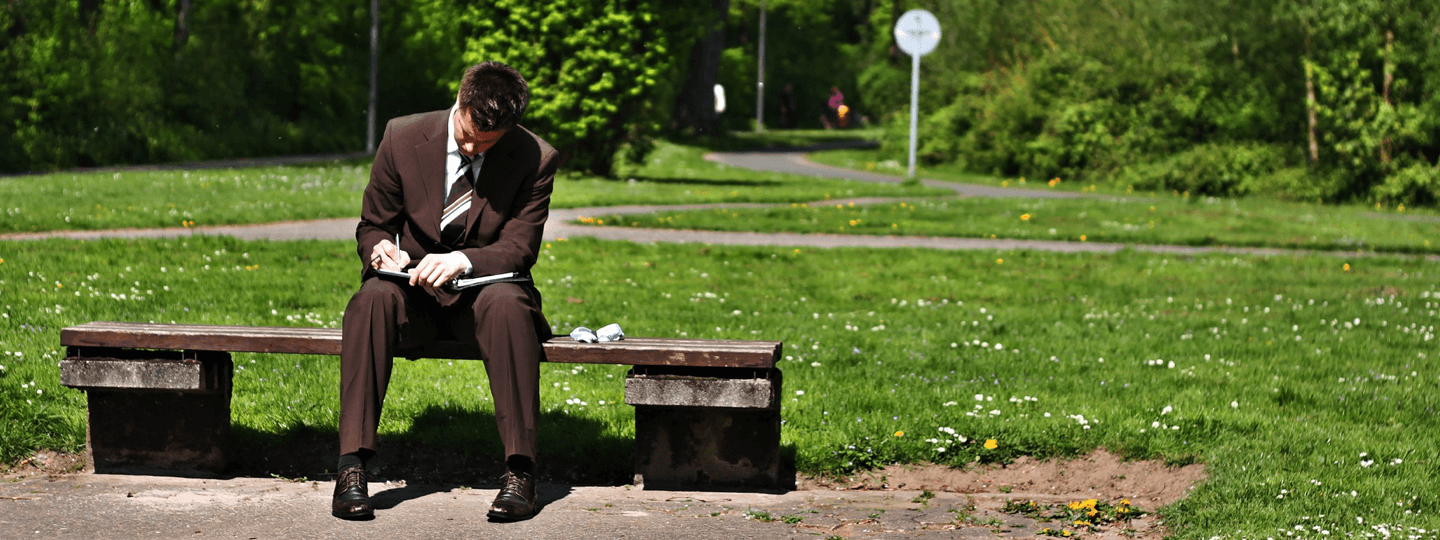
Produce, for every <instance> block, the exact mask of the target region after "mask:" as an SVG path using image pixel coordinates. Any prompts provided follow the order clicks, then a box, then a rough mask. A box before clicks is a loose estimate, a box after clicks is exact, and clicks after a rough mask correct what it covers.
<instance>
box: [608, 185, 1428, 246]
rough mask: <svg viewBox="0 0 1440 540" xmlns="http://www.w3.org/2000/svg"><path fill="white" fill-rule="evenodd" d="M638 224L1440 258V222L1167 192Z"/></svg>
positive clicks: (639, 220)
mask: <svg viewBox="0 0 1440 540" xmlns="http://www.w3.org/2000/svg"><path fill="white" fill-rule="evenodd" d="M597 217H598V218H600V219H604V220H606V221H609V222H611V223H628V224H631V226H634V227H654V228H680V229H701V230H722V231H784V232H799V233H830V234H864V235H897V236H948V237H968V238H1010V239H1025V240H1062V241H1071V242H1080V241H1090V242H1120V243H1133V244H1178V245H1194V246H1205V245H1227V246H1250V247H1278V248H1298V249H1312V250H1339V251H1346V250H1364V251H1380V252H1399V253H1440V218H1436V217H1430V216H1424V215H1408V216H1396V215H1393V214H1391V215H1381V214H1375V213H1373V212H1371V211H1368V210H1363V209H1358V208H1354V207H1336V206H1321V205H1307V204H1297V203H1281V202H1276V201H1263V200H1233V199H1229V200H1225V199H1213V198H1199V199H1196V198H1184V197H1171V196H1159V197H1155V198H1148V197H1135V196H1128V197H1115V198H1082V199H1020V198H1014V199H1011V198H1006V199H996V198H965V199H944V200H935V199H932V200H911V201H907V202H897V203H883V204H872V205H860V206H855V205H850V206H844V207H841V206H839V205H834V206H831V205H824V204H806V205H786V206H777V207H774V208H763V209H717V210H699V211H686V212H662V213H656V214H645V215H632V216H624V217H620V216H597Z"/></svg>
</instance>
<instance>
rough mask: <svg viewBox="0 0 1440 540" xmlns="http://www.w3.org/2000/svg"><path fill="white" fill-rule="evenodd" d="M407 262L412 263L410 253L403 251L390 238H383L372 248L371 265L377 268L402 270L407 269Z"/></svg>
mask: <svg viewBox="0 0 1440 540" xmlns="http://www.w3.org/2000/svg"><path fill="white" fill-rule="evenodd" d="M407 264H410V254H409V253H405V252H404V251H401V250H400V248H398V247H395V244H393V243H391V242H390V241H389V240H381V241H380V243H378V244H375V248H374V249H371V250H370V267H371V268H374V269H376V270H382V269H383V270H394V271H396V272H400V271H403V270H405V265H407Z"/></svg>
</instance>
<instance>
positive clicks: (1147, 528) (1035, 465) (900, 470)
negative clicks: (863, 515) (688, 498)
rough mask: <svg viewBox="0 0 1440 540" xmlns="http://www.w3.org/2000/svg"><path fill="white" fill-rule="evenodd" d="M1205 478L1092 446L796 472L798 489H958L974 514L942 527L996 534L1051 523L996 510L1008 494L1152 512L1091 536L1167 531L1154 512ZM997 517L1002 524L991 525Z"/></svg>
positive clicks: (1199, 472)
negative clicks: (1075, 451)
mask: <svg viewBox="0 0 1440 540" xmlns="http://www.w3.org/2000/svg"><path fill="white" fill-rule="evenodd" d="M1205 478H1206V476H1205V468H1204V466H1203V465H1199V464H1192V465H1186V466H1183V467H1171V466H1167V465H1165V464H1164V463H1161V462H1158V461H1124V460H1122V459H1120V457H1119V456H1116V455H1115V454H1112V453H1110V452H1107V451H1105V450H1099V451H1096V452H1093V453H1091V454H1088V455H1085V456H1081V457H1078V458H1074V459H1063V460H1045V461H1041V460H1037V459H1034V458H1030V457H1021V458H1019V459H1016V460H1015V461H1014V462H1013V463H1008V464H1004V465H982V466H978V467H973V468H968V469H963V470H961V469H954V468H950V467H947V466H943V465H934V464H922V465H892V466H889V467H886V468H884V469H881V470H875V471H867V472H864V473H860V474H856V475H853V476H850V477H846V478H838V479H836V478H830V479H825V478H802V479H801V480H800V482H799V488H800V489H804V490H846V491H871V492H873V491H900V490H903V491H916V490H919V491H931V492H937V493H959V494H965V495H966V496H967V500H968V504H967V508H966V509H967V511H968V514H967V515H969V516H971V517H972V518H973V519H969V520H957V521H955V522H952V523H948V524H945V525H943V526H942V528H946V529H976V528H978V529H986V530H990V531H991V532H997V533H998V532H999V531H1001V530H1004V531H1005V532H1006V533H1009V534H1001V536H1009V535H1014V534H1015V533H1022V532H1026V533H1034V532H1035V531H1038V530H1039V529H1040V528H1043V527H1046V526H1050V527H1057V526H1058V525H1052V524H1050V522H1047V521H1044V520H1038V521H1037V520H1034V519H1027V518H1024V517H1023V516H1017V515H1012V514H1005V513H1003V512H1001V509H1002V508H1004V506H1005V504H1006V502H1007V501H1010V500H1021V499H1027V500H1031V501H1035V502H1036V503H1039V504H1041V505H1064V504H1067V503H1070V502H1079V501H1083V500H1086V499H1096V500H1098V501H1102V502H1107V503H1111V504H1117V503H1118V502H1119V501H1121V500H1126V501H1128V502H1129V503H1131V504H1133V505H1135V506H1138V507H1140V508H1142V509H1144V510H1145V511H1146V512H1152V513H1151V514H1150V515H1148V516H1146V517H1145V518H1143V519H1137V520H1133V521H1130V522H1128V523H1124V524H1119V523H1117V524H1115V525H1111V526H1106V527H1102V528H1101V529H1102V530H1101V531H1100V533H1099V534H1098V535H1095V534H1091V535H1088V536H1089V537H1091V538H1107V537H1110V536H1113V535H1124V536H1126V537H1129V538H1154V539H1159V538H1163V537H1164V536H1166V535H1167V531H1166V530H1165V527H1164V521H1163V519H1161V518H1160V517H1159V516H1156V515H1154V514H1153V511H1154V510H1155V509H1157V508H1160V507H1163V506H1166V505H1169V504H1171V503H1174V502H1176V501H1178V500H1180V499H1183V498H1184V497H1185V496H1186V495H1188V494H1189V493H1190V490H1192V489H1194V487H1195V486H1196V485H1197V484H1198V483H1200V482H1201V481H1203V480H1204V479H1205ZM1022 522H1023V523H1022ZM999 523H1005V524H1006V525H1005V526H1003V527H1000V526H997V524H999ZM987 524H988V525H987ZM850 525H855V524H850ZM1012 527H1013V528H1012ZM927 528H933V527H927Z"/></svg>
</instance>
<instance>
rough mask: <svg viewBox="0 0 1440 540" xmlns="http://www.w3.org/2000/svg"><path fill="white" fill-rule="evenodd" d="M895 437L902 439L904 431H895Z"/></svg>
mask: <svg viewBox="0 0 1440 540" xmlns="http://www.w3.org/2000/svg"><path fill="white" fill-rule="evenodd" d="M895 436H896V437H904V436H905V432H904V431H896V432H895Z"/></svg>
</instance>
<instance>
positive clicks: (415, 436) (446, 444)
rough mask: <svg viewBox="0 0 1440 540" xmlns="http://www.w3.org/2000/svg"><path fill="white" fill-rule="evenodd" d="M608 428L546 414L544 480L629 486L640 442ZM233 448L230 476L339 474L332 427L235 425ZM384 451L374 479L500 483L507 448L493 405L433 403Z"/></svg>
mask: <svg viewBox="0 0 1440 540" xmlns="http://www.w3.org/2000/svg"><path fill="white" fill-rule="evenodd" d="M605 429H606V426H605V425H604V424H602V423H601V422H598V421H596V420H592V419H586V418H577V417H573V416H569V415H566V414H564V413H560V412H546V413H542V414H541V416H540V456H539V459H538V465H539V468H538V470H537V473H538V474H537V477H538V479H539V480H540V481H541V482H552V483H563V484H572V485H601V486H619V485H625V484H628V483H630V481H631V480H632V478H631V476H632V473H633V469H634V466H633V463H634V454H635V442H634V440H633V439H631V438H628V437H623V438H622V437H616V436H613V435H605ZM230 446H231V448H230V452H231V465H230V468H228V469H227V470H226V471H225V472H226V475H227V476H232V477H256V478H265V477H276V478H285V479H290V480H293V481H297V482H301V481H312V480H313V481H330V480H333V479H334V478H335V461H336V458H337V456H338V455H339V435H338V434H337V432H336V430H335V427H334V426H310V425H300V426H295V427H291V428H288V429H285V430H283V431H279V432H275V431H261V430H256V429H253V428H250V427H247V426H241V425H232V426H231V445H230ZM378 450H379V453H378V454H377V455H376V456H375V458H373V459H372V460H371V461H370V463H369V469H370V473H371V478H372V480H373V481H382V482H383V481H387V480H404V481H405V482H406V484H407V485H423V486H457V485H458V486H473V487H490V488H496V487H499V479H500V476H501V475H502V474H504V472H505V467H504V456H503V449H502V446H501V444H500V440H499V435H498V434H497V431H496V427H495V417H494V414H493V413H492V412H491V411H490V410H466V409H461V408H458V407H453V406H448V407H447V406H439V405H436V406H431V407H429V408H427V409H425V410H424V411H423V412H421V413H420V415H419V416H417V417H416V418H415V421H414V423H413V425H412V427H411V429H410V430H409V431H407V432H405V433H402V434H400V435H399V436H392V437H386V438H382V440H381V441H380V448H379V449H378ZM417 489H431V488H417ZM425 494H427V493H417V494H414V496H417V497H418V496H423V495H425ZM395 496H401V497H402V499H401V500H403V499H408V498H413V497H409V496H406V495H405V493H397V494H395ZM396 504H398V500H397V501H396Z"/></svg>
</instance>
